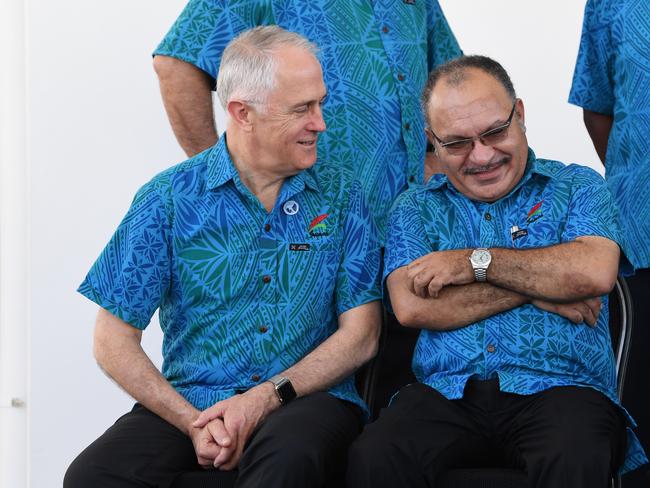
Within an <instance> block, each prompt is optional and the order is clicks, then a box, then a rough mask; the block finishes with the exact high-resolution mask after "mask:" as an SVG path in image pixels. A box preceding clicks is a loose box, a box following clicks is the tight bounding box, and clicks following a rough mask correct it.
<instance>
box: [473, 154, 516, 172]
mask: <svg viewBox="0 0 650 488" xmlns="http://www.w3.org/2000/svg"><path fill="white" fill-rule="evenodd" d="M508 162H510V158H509V157H508V156H506V157H503V158H501V159H499V160H498V161H495V162H493V163H488V164H484V165H483V166H474V167H472V168H466V169H465V174H466V175H480V174H483V173H489V172H490V171H493V170H495V169H497V168H499V167H501V166H503V165H504V164H507V163H508Z"/></svg>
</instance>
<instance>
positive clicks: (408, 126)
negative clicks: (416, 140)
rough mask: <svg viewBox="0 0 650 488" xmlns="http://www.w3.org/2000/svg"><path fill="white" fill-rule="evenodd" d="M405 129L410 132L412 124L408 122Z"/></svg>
mask: <svg viewBox="0 0 650 488" xmlns="http://www.w3.org/2000/svg"><path fill="white" fill-rule="evenodd" d="M404 128H405V129H406V130H409V129H410V128H411V124H410V123H409V122H407V123H406V124H404Z"/></svg>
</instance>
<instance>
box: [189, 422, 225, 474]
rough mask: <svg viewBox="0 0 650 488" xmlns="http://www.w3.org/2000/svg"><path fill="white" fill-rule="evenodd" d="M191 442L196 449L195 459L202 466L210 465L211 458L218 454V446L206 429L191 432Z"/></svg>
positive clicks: (219, 448)
mask: <svg viewBox="0 0 650 488" xmlns="http://www.w3.org/2000/svg"><path fill="white" fill-rule="evenodd" d="M192 442H193V443H194V450H195V451H196V460H197V462H198V463H199V464H200V465H201V466H203V467H208V468H209V467H212V463H213V460H214V459H215V458H216V457H217V456H218V455H219V453H220V451H221V447H219V446H218V445H217V444H216V442H215V441H214V439H213V438H212V435H210V433H209V432H208V431H207V429H202V430H201V431H199V432H195V433H194V434H193V439H192Z"/></svg>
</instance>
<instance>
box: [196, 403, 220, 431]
mask: <svg viewBox="0 0 650 488" xmlns="http://www.w3.org/2000/svg"><path fill="white" fill-rule="evenodd" d="M223 412H224V410H223V408H222V406H221V402H219V403H215V404H214V405H212V406H211V407H210V408H206V409H205V410H203V412H201V413H200V414H199V416H198V417H197V418H196V420H195V421H194V422H193V423H192V427H198V428H202V427H205V426H206V425H207V424H208V422H210V421H211V420H214V419H216V418H219V417H223Z"/></svg>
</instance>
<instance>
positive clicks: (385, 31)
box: [381, 25, 390, 34]
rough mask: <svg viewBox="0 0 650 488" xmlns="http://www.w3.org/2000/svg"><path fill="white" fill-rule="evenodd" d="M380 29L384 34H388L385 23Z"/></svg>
mask: <svg viewBox="0 0 650 488" xmlns="http://www.w3.org/2000/svg"><path fill="white" fill-rule="evenodd" d="M381 30H382V32H383V33H384V34H388V31H389V30H390V29H389V28H388V26H387V25H385V26H384V27H382V28H381Z"/></svg>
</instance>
